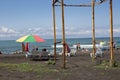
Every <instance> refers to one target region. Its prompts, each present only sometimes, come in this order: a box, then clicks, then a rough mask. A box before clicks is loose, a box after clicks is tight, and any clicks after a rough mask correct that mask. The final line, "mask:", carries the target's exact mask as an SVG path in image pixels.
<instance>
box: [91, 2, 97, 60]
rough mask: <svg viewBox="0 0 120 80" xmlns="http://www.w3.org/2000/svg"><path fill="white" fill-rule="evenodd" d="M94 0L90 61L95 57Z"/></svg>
mask: <svg viewBox="0 0 120 80" xmlns="http://www.w3.org/2000/svg"><path fill="white" fill-rule="evenodd" d="M94 6H95V5H94V0H92V44H93V56H92V61H94V59H95V52H96V49H95V16H94Z"/></svg>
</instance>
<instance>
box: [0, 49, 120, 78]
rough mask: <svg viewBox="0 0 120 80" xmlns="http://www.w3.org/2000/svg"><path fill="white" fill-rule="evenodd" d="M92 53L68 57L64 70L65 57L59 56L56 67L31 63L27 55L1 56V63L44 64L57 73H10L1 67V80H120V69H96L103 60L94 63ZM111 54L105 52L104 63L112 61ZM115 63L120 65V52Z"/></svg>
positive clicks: (117, 53) (115, 54) (41, 62)
mask: <svg viewBox="0 0 120 80" xmlns="http://www.w3.org/2000/svg"><path fill="white" fill-rule="evenodd" d="M89 53H90V52H87V53H82V52H79V53H78V54H77V55H76V56H72V57H66V69H63V57H62V56H58V57H57V61H56V65H48V64H47V63H46V62H47V61H30V60H28V59H26V57H25V54H13V55H0V63H10V64H20V63H25V62H27V63H29V64H43V65H45V66H47V67H48V68H50V69H55V70H56V72H51V73H42V74H40V75H39V77H38V74H37V73H35V72H20V71H10V70H9V69H6V68H1V67H0V80H119V78H120V68H96V67H95V66H96V65H99V64H100V62H101V59H100V58H98V59H97V60H96V62H94V63H92V61H91V57H90V55H89ZM109 53H110V52H109V51H105V54H104V57H103V58H102V61H109V60H110V54H109ZM114 58H115V61H117V62H118V63H120V50H114Z"/></svg>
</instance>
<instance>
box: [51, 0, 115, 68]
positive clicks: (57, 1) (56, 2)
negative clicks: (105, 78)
mask: <svg viewBox="0 0 120 80" xmlns="http://www.w3.org/2000/svg"><path fill="white" fill-rule="evenodd" d="M106 1H109V4H110V65H111V66H112V65H113V63H114V55H113V16H112V0H99V1H97V2H96V0H91V3H89V4H79V5H70V4H65V3H64V0H52V10H53V11H52V12H53V28H54V60H55V63H56V20H55V6H61V12H62V44H63V68H64V69H65V68H66V56H65V42H66V41H65V22H64V7H92V44H93V58H92V61H94V59H95V52H96V47H95V16H94V6H96V5H99V4H102V3H103V2H106Z"/></svg>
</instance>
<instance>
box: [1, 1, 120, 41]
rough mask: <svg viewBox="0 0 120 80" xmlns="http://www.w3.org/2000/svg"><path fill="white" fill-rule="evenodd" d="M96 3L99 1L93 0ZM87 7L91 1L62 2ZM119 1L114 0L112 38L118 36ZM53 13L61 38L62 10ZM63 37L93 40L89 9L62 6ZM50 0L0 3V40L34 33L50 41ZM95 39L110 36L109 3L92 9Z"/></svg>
mask: <svg viewBox="0 0 120 80" xmlns="http://www.w3.org/2000/svg"><path fill="white" fill-rule="evenodd" d="M96 1H99V0H96ZM64 3H65V4H87V3H91V0H64ZM119 4H120V0H113V36H114V37H120V11H119V10H120V5H119ZM55 10H56V31H57V32H56V34H57V38H62V25H61V24H62V22H61V7H55ZM64 17H65V35H66V36H65V37H66V38H87V37H92V8H91V7H64ZM52 18H53V17H52V0H0V40H16V39H18V38H19V37H21V36H24V35H28V34H36V35H39V36H41V37H42V38H45V39H53V19H52ZM95 36H96V37H109V36H110V20H109V0H108V1H106V2H104V3H102V4H100V5H97V6H95Z"/></svg>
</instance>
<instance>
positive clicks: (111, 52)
mask: <svg viewBox="0 0 120 80" xmlns="http://www.w3.org/2000/svg"><path fill="white" fill-rule="evenodd" d="M113 63H114V55H113V14H112V0H110V66H113Z"/></svg>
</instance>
